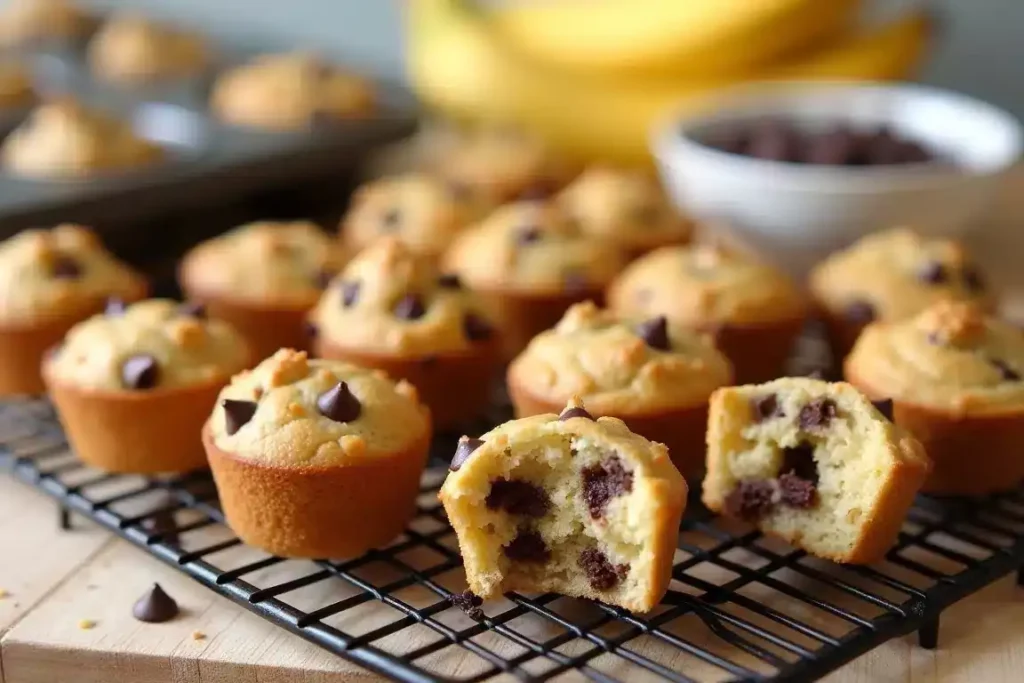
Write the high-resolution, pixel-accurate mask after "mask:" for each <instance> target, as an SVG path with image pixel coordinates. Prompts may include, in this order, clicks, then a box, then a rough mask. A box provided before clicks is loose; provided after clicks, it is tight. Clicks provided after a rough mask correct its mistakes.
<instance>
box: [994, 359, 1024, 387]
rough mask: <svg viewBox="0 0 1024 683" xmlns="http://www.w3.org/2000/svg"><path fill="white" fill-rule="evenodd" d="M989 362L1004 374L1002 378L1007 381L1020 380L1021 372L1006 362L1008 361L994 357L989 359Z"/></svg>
mask: <svg viewBox="0 0 1024 683" xmlns="http://www.w3.org/2000/svg"><path fill="white" fill-rule="evenodd" d="M989 363H991V364H992V367H994V368H995V369H996V370H998V371H999V374H1000V375H1001V376H1002V378H1003V379H1004V380H1005V381H1007V382H1019V381H1020V373H1019V372H1017V371H1016V370H1014V369H1013V368H1011V367H1010V366H1009V365H1008V364H1007V363H1006V361H1001V360H999V359H996V358H993V359H992V360H990V361H989Z"/></svg>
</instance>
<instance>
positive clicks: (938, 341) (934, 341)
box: [925, 332, 945, 346]
mask: <svg viewBox="0 0 1024 683" xmlns="http://www.w3.org/2000/svg"><path fill="white" fill-rule="evenodd" d="M925 339H926V340H927V341H928V343H929V344H931V345H932V346H942V345H943V344H944V343H945V342H944V341H943V339H942V337H941V336H940V335H939V333H938V332H929V333H928V334H927V335H926V336H925Z"/></svg>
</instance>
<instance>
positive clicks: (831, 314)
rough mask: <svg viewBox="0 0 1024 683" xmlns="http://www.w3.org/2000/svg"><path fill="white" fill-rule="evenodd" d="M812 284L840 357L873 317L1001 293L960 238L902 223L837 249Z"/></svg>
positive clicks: (988, 301)
mask: <svg viewBox="0 0 1024 683" xmlns="http://www.w3.org/2000/svg"><path fill="white" fill-rule="evenodd" d="M810 290H811V295H812V298H813V299H814V301H815V304H816V306H817V308H818V311H819V313H820V314H821V316H822V317H823V318H824V320H825V322H826V323H827V325H828V329H829V336H830V338H831V342H832V346H833V351H834V353H835V356H836V359H837V361H839V360H842V358H843V356H845V355H846V354H847V353H849V352H850V349H851V348H853V343H854V341H856V339H857V335H859V334H860V332H861V330H862V329H864V326H865V325H867V324H868V323H870V322H872V321H875V320H879V321H892V320H902V319H904V318H910V317H913V316H915V315H917V314H918V313H920V312H921V311H923V310H924V309H925V308H927V307H928V306H930V305H932V304H934V303H935V302H937V301H940V300H942V299H953V300H957V301H973V302H975V303H977V304H979V305H980V306H982V307H983V308H985V309H986V310H993V309H994V308H995V304H996V302H995V299H994V297H993V296H992V294H991V293H990V292H989V291H988V289H987V287H986V286H985V279H984V277H983V276H982V273H981V271H980V270H979V269H978V266H977V265H976V264H975V263H974V261H973V259H972V258H971V256H970V254H968V253H967V251H966V249H965V248H964V247H963V245H961V244H960V243H958V242H954V241H952V240H947V239H934V238H927V237H922V236H921V235H918V234H916V233H914V232H913V231H911V230H909V229H907V228H896V229H893V230H889V231H886V232H880V233H876V234H874V235H870V236H868V237H865V238H863V239H862V240H860V241H859V242H857V243H856V244H854V245H853V246H852V247H850V248H849V249H846V250H845V251H841V252H838V253H836V254H833V255H832V256H830V257H829V258H828V259H826V260H825V261H824V262H823V263H821V264H819V265H818V266H817V267H816V268H815V269H814V270H813V271H812V272H811V275H810Z"/></svg>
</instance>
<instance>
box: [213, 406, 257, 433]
mask: <svg viewBox="0 0 1024 683" xmlns="http://www.w3.org/2000/svg"><path fill="white" fill-rule="evenodd" d="M220 405H221V407H223V408H224V429H225V431H227V433H228V436H231V435H232V434H234V433H235V432H237V431H238V430H239V429H241V428H242V427H244V426H245V425H246V424H248V423H249V420H251V419H252V416H253V415H255V414H256V408H257V407H258V405H257V403H256V401H242V400H238V399H234V398H226V399H224V400H223V401H221V403H220Z"/></svg>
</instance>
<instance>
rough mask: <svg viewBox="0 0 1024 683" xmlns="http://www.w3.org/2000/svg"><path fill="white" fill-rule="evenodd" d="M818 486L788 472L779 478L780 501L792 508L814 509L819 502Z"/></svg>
mask: <svg viewBox="0 0 1024 683" xmlns="http://www.w3.org/2000/svg"><path fill="white" fill-rule="evenodd" d="M817 491H818V488H817V485H816V484H815V483H814V482H813V481H808V480H807V479H804V478H802V477H798V476H797V475H795V474H793V473H792V472H786V473H784V474H783V475H782V476H781V477H779V499H780V500H781V501H782V502H783V503H785V504H786V505H788V506H790V507H795V508H803V509H807V508H809V507H813V506H814V503H815V500H817V495H816V494H817Z"/></svg>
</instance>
